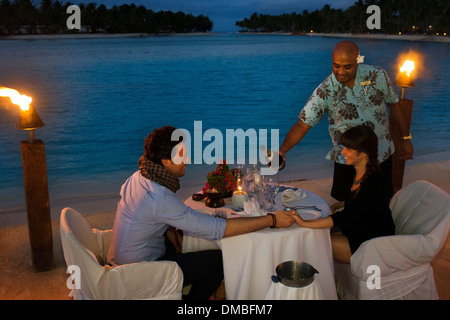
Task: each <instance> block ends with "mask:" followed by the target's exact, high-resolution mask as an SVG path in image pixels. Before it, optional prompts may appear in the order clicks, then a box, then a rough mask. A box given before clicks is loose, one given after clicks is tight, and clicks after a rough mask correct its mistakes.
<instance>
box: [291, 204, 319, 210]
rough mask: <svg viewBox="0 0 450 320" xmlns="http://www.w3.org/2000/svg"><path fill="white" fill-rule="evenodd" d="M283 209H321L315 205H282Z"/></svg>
mask: <svg viewBox="0 0 450 320" xmlns="http://www.w3.org/2000/svg"><path fill="white" fill-rule="evenodd" d="M283 206H284V210H287V209H288V210H287V211H289V210H301V209H311V210H316V211H322V210H321V209H320V208H318V207H317V206H286V205H284V204H283Z"/></svg>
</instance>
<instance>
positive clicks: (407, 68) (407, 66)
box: [400, 60, 414, 77]
mask: <svg viewBox="0 0 450 320" xmlns="http://www.w3.org/2000/svg"><path fill="white" fill-rule="evenodd" d="M413 70H414V61H411V60H406V61H405V63H403V66H401V67H400V72H406V74H407V75H408V77H410V76H411V72H413Z"/></svg>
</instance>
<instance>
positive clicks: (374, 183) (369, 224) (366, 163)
mask: <svg viewBox="0 0 450 320" xmlns="http://www.w3.org/2000/svg"><path fill="white" fill-rule="evenodd" d="M340 141H341V144H342V145H343V146H344V148H343V150H342V154H343V155H344V157H345V162H346V164H347V165H352V166H353V167H354V168H355V172H356V174H355V178H354V182H353V185H352V187H351V189H350V193H349V196H348V197H347V199H346V200H345V202H344V209H343V210H342V211H338V212H335V213H333V214H332V215H330V216H328V217H325V218H320V219H312V220H303V219H302V218H301V217H300V216H298V215H296V216H294V218H295V219H296V222H297V224H298V225H299V226H301V227H308V228H331V227H333V226H339V227H340V229H341V231H342V234H331V244H332V249H333V258H334V259H335V260H337V261H340V262H344V263H350V257H351V255H352V254H353V253H354V252H355V251H356V250H357V249H358V248H359V246H360V245H361V244H362V243H363V242H364V241H366V240H369V239H372V238H375V237H381V236H387V235H393V234H394V233H395V226H394V222H393V220H392V216H391V210H390V209H389V187H388V184H387V181H386V179H385V178H384V176H383V174H382V173H381V171H380V169H379V167H378V161H377V158H378V151H377V150H378V139H377V136H376V135H375V133H374V132H373V131H372V129H370V128H369V127H367V126H365V125H360V126H356V127H353V128H351V129H349V130H347V131H346V132H344V133H343V134H342V137H341V139H340Z"/></svg>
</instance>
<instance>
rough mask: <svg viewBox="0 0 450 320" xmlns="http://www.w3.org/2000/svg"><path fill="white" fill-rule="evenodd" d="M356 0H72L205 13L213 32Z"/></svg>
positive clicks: (342, 6)
mask: <svg viewBox="0 0 450 320" xmlns="http://www.w3.org/2000/svg"><path fill="white" fill-rule="evenodd" d="M355 1H356V0H334V1H330V0H130V1H120V0H98V1H97V0H72V1H71V2H72V3H74V4H79V3H84V4H88V3H91V2H94V3H97V4H98V5H100V4H104V5H105V6H106V7H107V8H110V7H112V6H114V5H117V6H120V5H122V4H125V3H128V4H131V3H134V4H135V5H137V6H139V5H143V6H145V7H146V8H147V9H152V10H153V11H161V10H162V11H168V10H170V11H173V12H177V11H182V12H184V13H191V14H193V15H194V16H197V15H200V14H203V15H205V16H208V17H209V18H210V19H211V20H212V21H213V23H214V27H213V31H216V32H221V31H237V30H238V28H237V27H236V26H235V22H236V21H240V20H243V19H244V18H248V17H250V16H251V15H252V13H254V12H257V13H261V14H271V15H277V14H282V13H292V12H297V13H301V12H302V11H303V10H308V11H309V12H311V11H314V10H316V9H321V8H322V7H323V6H324V5H325V4H327V3H328V4H330V6H331V7H332V8H335V9H346V8H348V7H350V6H351V5H353V4H354V3H355Z"/></svg>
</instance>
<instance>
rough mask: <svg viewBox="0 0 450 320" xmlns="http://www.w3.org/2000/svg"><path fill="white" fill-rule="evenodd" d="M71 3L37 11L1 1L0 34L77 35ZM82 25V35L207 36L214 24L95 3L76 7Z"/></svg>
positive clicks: (44, 1)
mask: <svg viewBox="0 0 450 320" xmlns="http://www.w3.org/2000/svg"><path fill="white" fill-rule="evenodd" d="M71 4H72V3H70V2H67V3H65V4H63V3H62V2H60V1H53V0H41V2H40V5H39V6H38V7H37V6H35V5H33V1H32V0H1V2H0V34H35V33H44V34H55V33H67V32H79V30H76V29H75V30H68V29H67V26H66V21H67V19H68V18H69V16H70V15H69V14H68V13H66V10H67V7H68V6H70V5H71ZM78 6H79V7H80V11H81V14H80V16H81V24H82V25H83V30H84V31H85V32H90V33H97V32H108V33H163V32H164V33H166V32H167V33H189V32H208V31H211V30H212V27H213V22H212V21H211V20H210V19H209V18H208V17H206V16H204V15H199V16H193V15H192V14H186V13H183V12H172V11H158V12H155V11H153V10H151V9H147V8H146V7H144V6H142V5H141V6H136V5H135V4H134V3H132V4H122V5H120V6H113V7H111V8H109V9H108V8H107V7H106V6H105V5H103V4H100V5H98V6H97V4H95V3H88V4H86V5H85V4H79V5H78Z"/></svg>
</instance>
